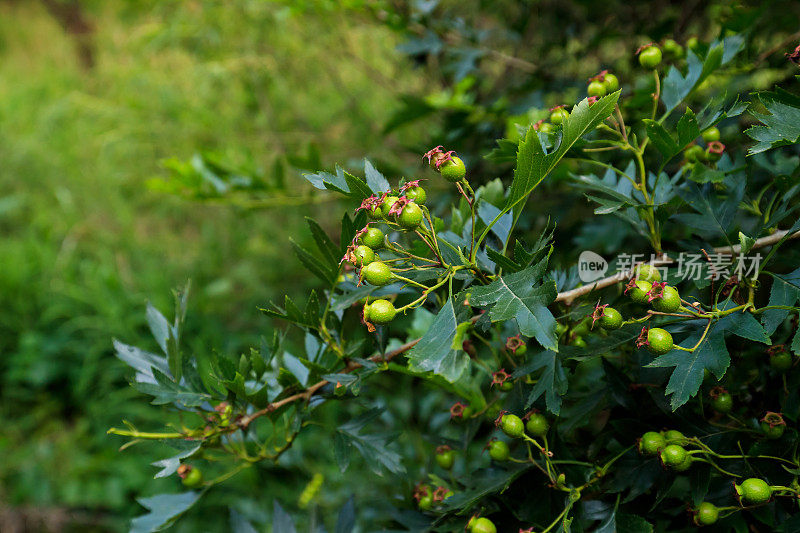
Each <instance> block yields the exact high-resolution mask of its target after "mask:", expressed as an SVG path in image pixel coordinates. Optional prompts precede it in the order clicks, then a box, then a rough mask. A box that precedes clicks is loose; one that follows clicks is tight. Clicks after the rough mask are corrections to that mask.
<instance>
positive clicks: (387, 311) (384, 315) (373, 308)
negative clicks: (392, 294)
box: [365, 300, 397, 325]
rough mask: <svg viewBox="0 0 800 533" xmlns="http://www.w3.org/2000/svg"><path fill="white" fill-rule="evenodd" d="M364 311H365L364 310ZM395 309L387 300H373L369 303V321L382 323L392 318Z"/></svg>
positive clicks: (395, 312)
mask: <svg viewBox="0 0 800 533" xmlns="http://www.w3.org/2000/svg"><path fill="white" fill-rule="evenodd" d="M365 313H366V312H365ZM396 314H397V310H396V309H395V308H394V305H393V304H392V302H390V301H389V300H375V301H374V302H372V303H371V304H370V305H369V319H368V320H369V322H372V323H374V324H378V325H382V324H388V323H389V322H391V321H392V320H394V317H395V315H396Z"/></svg>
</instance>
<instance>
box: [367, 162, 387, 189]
mask: <svg viewBox="0 0 800 533" xmlns="http://www.w3.org/2000/svg"><path fill="white" fill-rule="evenodd" d="M364 176H366V178H367V186H368V187H369V188H370V189H371V190H372V192H373V193H375V194H383V193H384V192H386V191H388V190H389V189H391V186H390V185H389V182H388V181H386V178H384V177H383V174H381V173H380V172H378V171H377V170H375V167H374V166H372V163H370V162H369V159H365V160H364Z"/></svg>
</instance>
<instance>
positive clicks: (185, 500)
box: [130, 492, 200, 533]
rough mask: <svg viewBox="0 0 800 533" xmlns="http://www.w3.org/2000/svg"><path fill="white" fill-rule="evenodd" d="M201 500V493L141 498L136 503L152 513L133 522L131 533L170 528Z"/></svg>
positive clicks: (146, 532) (144, 532)
mask: <svg viewBox="0 0 800 533" xmlns="http://www.w3.org/2000/svg"><path fill="white" fill-rule="evenodd" d="M199 498H200V493H199V492H184V493H181V494H158V495H156V496H151V497H149V498H139V499H138V500H136V501H138V502H139V504H140V505H142V507H144V508H145V509H147V510H148V511H150V512H149V513H148V514H146V515H142V516H139V517H137V518H134V519H133V520H132V521H131V529H130V533H150V532H151V531H159V530H161V529H164V528H166V527H167V526H170V525H171V524H172V523H173V522H175V520H177V519H178V517H180V515H182V514H183V513H185V512H186V511H188V510H189V509H190V508H191V507H192V506H193V505H194V504H195V503H197V500H198V499H199Z"/></svg>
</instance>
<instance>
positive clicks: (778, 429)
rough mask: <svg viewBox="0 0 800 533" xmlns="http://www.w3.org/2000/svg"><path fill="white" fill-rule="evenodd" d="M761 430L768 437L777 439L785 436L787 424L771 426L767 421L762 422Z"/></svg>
mask: <svg viewBox="0 0 800 533" xmlns="http://www.w3.org/2000/svg"><path fill="white" fill-rule="evenodd" d="M761 431H763V432H764V436H765V437H767V438H768V439H771V440H775V439H779V438H781V437H783V432H784V431H786V426H785V425H783V424H780V425H777V426H770V425H769V424H768V423H767V422H761Z"/></svg>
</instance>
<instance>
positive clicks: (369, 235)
mask: <svg viewBox="0 0 800 533" xmlns="http://www.w3.org/2000/svg"><path fill="white" fill-rule="evenodd" d="M384 239H385V237H384V235H383V232H382V231H381V230H379V229H378V228H367V231H366V232H364V233H363V234H362V235H361V237H359V239H358V240H359V241H360V242H361V244H363V245H364V246H369V247H370V248H372V249H373V250H377V249H379V248H382V247H383V242H384Z"/></svg>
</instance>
